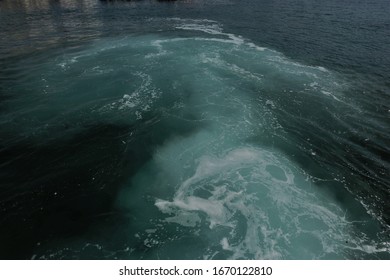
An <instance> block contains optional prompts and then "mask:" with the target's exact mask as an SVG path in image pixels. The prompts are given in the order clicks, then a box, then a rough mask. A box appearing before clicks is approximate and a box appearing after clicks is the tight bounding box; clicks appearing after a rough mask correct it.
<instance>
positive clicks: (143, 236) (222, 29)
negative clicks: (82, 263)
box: [0, 1, 390, 259]
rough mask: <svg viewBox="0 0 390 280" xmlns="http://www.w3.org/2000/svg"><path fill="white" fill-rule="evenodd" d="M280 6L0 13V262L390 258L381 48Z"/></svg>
mask: <svg viewBox="0 0 390 280" xmlns="http://www.w3.org/2000/svg"><path fill="white" fill-rule="evenodd" d="M346 2H348V1H346ZM374 2H375V1H374ZM12 3H14V4H12ZM26 3H27V4H26ZM287 3H288V4H286V3H279V2H273V4H272V5H271V4H270V2H269V1H265V2H262V1H260V2H257V1H176V2H174V3H159V2H155V1H135V2H134V1H130V2H121V1H114V2H112V3H106V2H105V1H104V2H101V1H76V2H72V1H19V2H17V4H15V2H13V1H2V2H0V8H1V10H0V15H1V20H2V21H3V22H7V23H9V26H8V25H7V27H6V28H4V30H2V31H1V32H2V33H3V34H6V35H9V36H10V37H7V38H10V39H9V40H6V39H5V38H6V37H5V36H2V41H1V52H0V53H1V61H2V65H4V67H3V69H2V70H0V71H1V72H0V73H1V88H0V90H1V103H0V110H1V111H0V122H1V127H2V130H1V154H2V159H3V160H2V163H1V166H2V169H1V173H0V176H1V177H2V179H1V181H2V184H1V193H0V194H1V196H0V209H1V211H2V212H1V213H2V214H1V220H0V223H1V231H0V238H1V240H2V242H1V245H0V246H1V247H0V248H1V256H2V258H22V259H25V258H27V259H29V258H34V259H80V258H83V259H85V258H87V259H116V258H118V259H388V258H389V256H390V254H389V244H390V243H389V242H390V241H389V208H388V204H387V202H388V198H389V190H388V186H389V176H388V171H389V160H388V159H389V157H388V156H389V150H388V145H387V142H388V136H389V127H388V117H389V103H388V89H389V87H388V80H386V77H387V76H388V73H389V72H386V71H385V70H389V67H388V66H389V65H390V64H389V61H388V57H385V56H384V53H385V52H386V49H385V47H384V46H385V45H382V44H381V43H379V42H378V43H376V42H377V41H372V40H371V38H370V37H359V38H362V40H363V42H362V43H361V44H359V43H358V42H356V41H353V39H351V40H349V39H348V36H351V35H350V33H349V32H347V31H350V30H349V29H348V28H352V29H354V28H355V25H354V20H356V18H358V19H359V18H361V17H360V16H361V14H360V13H363V14H364V10H363V7H362V6H359V5H362V4H356V6H354V9H352V10H349V12H350V13H351V14H352V17H351V20H350V21H349V22H348V21H346V19H343V20H345V21H346V23H345V24H346V26H345V27H342V28H341V29H347V31H345V30H344V31H342V30H341V31H340V30H333V29H330V28H329V32H328V33H326V34H324V33H318V32H316V27H315V26H314V25H310V26H307V29H300V30H301V31H299V32H304V33H305V32H306V33H308V34H305V35H302V34H301V35H300V36H301V37H300V36H299V35H298V34H294V32H298V31H297V29H296V27H297V26H305V24H307V23H308V22H310V19H312V17H313V10H312V9H314V8H318V9H317V10H316V13H319V15H321V17H320V18H321V19H322V20H323V21H324V22H328V24H329V26H330V27H332V24H333V20H334V19H335V18H337V13H339V12H340V9H338V8H340V7H341V8H344V9H347V8H346V6H345V5H346V4H345V3H339V4H337V3H338V2H334V3H333V2H327V3H326V4H322V5H320V4H318V5H320V6H319V7H313V6H310V5H309V4H307V5H308V6H305V5H304V6H302V5H303V4H302V2H300V1H288V2H287ZM331 3H333V4H331ZM375 3H376V4H377V5H376V6H375V5H373V6H371V7H372V9H373V10H374V11H376V12H377V14H376V17H375V19H374V18H368V19H366V22H371V21H372V22H373V23H372V24H376V23H377V22H376V21H380V20H381V19H382V18H381V15H382V12H383V8H382V6H381V5H382V4H383V3H382V2H381V1H376V2H375ZM333 5H338V6H336V7H334V6H333ZM385 7H387V6H385ZM237 9H239V10H240V11H241V13H239V15H237V16H236V17H233V16H232V15H233V14H234V11H235V10H237ZM261 11H263V12H264V11H267V13H265V14H262V17H259V13H261ZM272 11H273V12H276V11H277V12H278V13H277V16H276V15H274V16H272V15H273V14H272V13H271V12H272ZM329 11H335V12H334V13H332V14H328V13H329ZM341 11H343V10H342V9H341ZM357 11H359V13H357ZM301 14H303V15H305V16H302V17H301V16H299V15H301ZM248 15H251V17H248ZM383 19H384V22H383V23H382V22H380V24H379V27H378V32H376V34H377V35H378V38H379V39H378V40H379V41H380V40H386V39H383V38H382V37H381V36H379V35H381V34H382V33H383V32H384V34H385V35H386V34H388V30H387V29H385V31H384V30H382V29H380V27H382V25H381V24H384V26H386V24H387V25H388V24H389V20H387V19H386V18H383ZM370 20H371V21H370ZM269 21H271V22H272V21H273V22H274V25H273V26H272V28H269V27H270V26H269ZM281 22H282V23H284V25H283V28H281V25H280V23H281ZM266 27H267V28H269V29H267V28H266ZM321 28H323V29H325V27H324V26H321ZM305 30H306V31H305ZM386 30H387V31H386ZM299 32H298V33H299ZM311 32H313V34H311ZM342 32H346V33H345V34H349V35H346V36H344V37H343V38H341V39H340V38H339V36H341V35H342V34H344V33H342ZM356 32H357V33H359V32H362V34H363V33H364V32H366V31H365V30H363V31H359V30H357V31H356ZM381 32H382V33H381ZM386 32H387V33H386ZM256 34H257V35H256ZM359 34H360V33H359ZM369 34H371V33H369ZM315 36H316V37H315ZM294 38H295V40H296V41H292V42H293V43H291V40H293V39H294ZM303 38H304V39H303ZM364 38H366V39H364ZM364 40H368V41H370V42H371V45H370V47H371V48H372V49H373V50H374V51H371V52H370V51H368V50H366V49H365V43H366V42H365V41H364ZM316 41H317V42H318V43H319V45H315V42H316ZM325 41H327V44H323V43H324V42H325ZM288 42H290V43H288ZM339 42H346V43H345V44H346V45H347V46H350V47H352V46H354V48H351V49H348V48H347V47H342V48H340V49H339V50H340V52H339V53H331V50H334V46H337V44H338V43H339ZM313 44H314V46H313ZM317 48H318V49H317ZM286 49H287V50H286ZM381 51H383V52H382V53H381ZM328 52H330V53H328ZM361 53H363V54H364V57H363V58H362V57H360V55H361ZM382 55H383V58H382ZM376 56H378V57H380V58H381V59H382V64H376V63H375V60H374V58H375V57H376ZM365 59H366V60H368V61H370V63H371V64H370V65H368V64H366V63H365V62H367V61H364V60H365ZM336 62H337V63H336ZM353 65H356V67H353ZM367 70H369V71H367Z"/></svg>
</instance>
